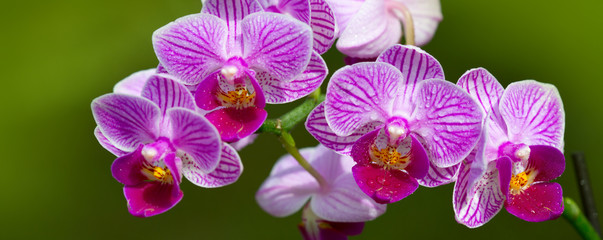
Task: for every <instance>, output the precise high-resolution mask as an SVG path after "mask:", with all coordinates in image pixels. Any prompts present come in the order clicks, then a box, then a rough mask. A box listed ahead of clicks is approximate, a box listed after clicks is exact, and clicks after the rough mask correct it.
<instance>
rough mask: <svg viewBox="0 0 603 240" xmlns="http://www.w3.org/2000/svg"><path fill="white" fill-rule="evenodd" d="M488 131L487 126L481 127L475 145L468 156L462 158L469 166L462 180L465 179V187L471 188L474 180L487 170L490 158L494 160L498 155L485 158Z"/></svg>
mask: <svg viewBox="0 0 603 240" xmlns="http://www.w3.org/2000/svg"><path fill="white" fill-rule="evenodd" d="M488 133H489V132H488V129H487V128H484V129H482V133H481V134H480V136H479V140H478V141H477V145H476V146H475V148H474V149H473V151H471V153H470V154H469V156H467V158H465V160H463V163H464V164H467V165H469V166H470V169H469V173H468V175H467V176H466V177H465V178H466V179H465V180H464V181H466V184H467V188H469V189H471V188H473V185H474V184H475V182H476V181H478V180H479V179H480V178H482V177H483V176H484V174H485V173H486V171H487V170H488V165H489V164H490V162H491V160H496V158H498V156H497V157H496V158H487V156H486V147H487V146H486V142H487V139H488Z"/></svg>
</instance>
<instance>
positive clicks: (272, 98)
mask: <svg viewBox="0 0 603 240" xmlns="http://www.w3.org/2000/svg"><path fill="white" fill-rule="evenodd" d="M328 72H329V70H328V69H327V64H326V63H325V61H324V60H323V59H322V57H321V56H320V55H318V53H316V52H312V58H310V62H309V63H308V65H307V66H306V69H305V70H304V71H303V72H302V73H301V74H300V75H298V76H297V77H295V79H294V80H293V81H291V82H285V81H280V80H279V79H275V78H274V77H272V76H271V75H270V73H268V72H258V73H256V75H255V77H256V79H257V80H258V82H259V84H260V86H261V87H262V90H263V93H264V95H265V96H266V102H267V103H288V102H292V101H295V100H297V99H300V98H302V97H305V96H307V95H308V94H310V93H312V92H314V90H316V89H317V88H319V87H320V85H321V84H322V82H323V81H324V79H325V78H326V77H327V74H328Z"/></svg>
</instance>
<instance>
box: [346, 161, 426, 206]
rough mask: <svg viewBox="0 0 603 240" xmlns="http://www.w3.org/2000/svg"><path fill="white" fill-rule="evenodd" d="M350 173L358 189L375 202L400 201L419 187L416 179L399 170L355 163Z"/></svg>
mask: <svg viewBox="0 0 603 240" xmlns="http://www.w3.org/2000/svg"><path fill="white" fill-rule="evenodd" d="M352 173H353V174H354V179H356V183H357V184H358V186H359V187H360V189H361V190H362V191H363V192H364V193H365V194H366V195H368V196H369V197H371V198H372V199H373V200H375V202H377V203H382V204H385V203H393V202H397V201H400V200H402V199H403V198H405V197H407V196H409V195H410V194H412V193H413V192H415V190H417V188H418V187H419V183H417V180H415V179H414V178H413V177H411V176H410V175H409V174H408V173H406V172H403V171H400V170H385V169H383V168H382V167H380V166H376V165H361V164H357V165H356V166H354V167H353V168H352Z"/></svg>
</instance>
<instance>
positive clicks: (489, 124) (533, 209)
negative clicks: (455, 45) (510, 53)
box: [453, 68, 565, 228]
mask: <svg viewBox="0 0 603 240" xmlns="http://www.w3.org/2000/svg"><path fill="white" fill-rule="evenodd" d="M458 85H459V86H460V87H462V88H463V89H465V90H466V91H467V92H468V93H469V94H470V95H471V96H472V97H473V98H474V99H476V100H477V101H478V102H479V103H480V106H481V108H483V110H484V111H485V112H487V113H488V117H487V118H486V119H485V124H484V128H485V129H484V132H483V134H482V139H481V140H480V143H479V144H478V146H477V148H476V151H475V154H472V155H471V156H469V157H468V158H467V160H466V161H464V162H463V163H462V164H461V166H460V169H459V175H458V180H457V182H456V184H455V186H454V197H453V205H454V212H455V216H456V220H457V221H458V222H459V223H462V224H464V225H466V226H468V227H470V228H474V227H479V226H481V225H483V224H485V223H486V222H488V221H489V220H490V219H492V218H493V217H494V216H495V215H496V214H497V213H498V212H499V211H500V210H501V209H502V207H503V205H504V206H505V208H506V209H507V211H508V212H509V213H511V214H513V215H515V216H517V217H519V218H521V219H523V220H526V221H531V222H538V221H546V220H551V219H555V218H557V217H559V216H560V215H561V213H562V212H563V200H562V189H561V185H559V184H558V183H551V182H549V181H551V180H553V179H555V178H557V177H559V176H560V175H561V174H562V173H563V171H564V169H565V157H564V156H563V153H562V150H563V132H564V128H565V113H564V111H563V103H562V102H561V98H560V96H559V93H558V92H557V88H555V86H553V85H550V84H544V83H539V82H536V81H533V80H525V81H520V82H515V83H512V84H510V85H509V86H508V87H507V89H504V88H503V87H502V86H501V85H500V83H498V81H497V80H496V78H494V76H492V74H490V73H489V72H488V71H487V70H485V69H483V68H477V69H472V70H469V71H467V72H466V73H465V74H464V75H463V76H462V77H461V78H460V80H459V82H458Z"/></svg>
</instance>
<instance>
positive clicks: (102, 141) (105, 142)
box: [94, 127, 128, 157]
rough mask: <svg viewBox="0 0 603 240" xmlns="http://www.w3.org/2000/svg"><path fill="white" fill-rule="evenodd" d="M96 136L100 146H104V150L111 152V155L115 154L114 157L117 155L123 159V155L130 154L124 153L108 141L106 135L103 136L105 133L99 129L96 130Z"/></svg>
mask: <svg viewBox="0 0 603 240" xmlns="http://www.w3.org/2000/svg"><path fill="white" fill-rule="evenodd" d="M94 136H95V137H96V140H98V143H100V145H101V146H103V148H105V149H107V151H109V152H110V153H113V155H115V156H117V157H121V156H123V155H126V154H128V152H126V151H122V150H121V149H119V148H117V147H115V146H114V145H113V144H112V143H111V142H110V141H109V139H107V138H106V137H105V135H103V133H102V132H101V131H100V129H99V128H98V127H96V128H94Z"/></svg>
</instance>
